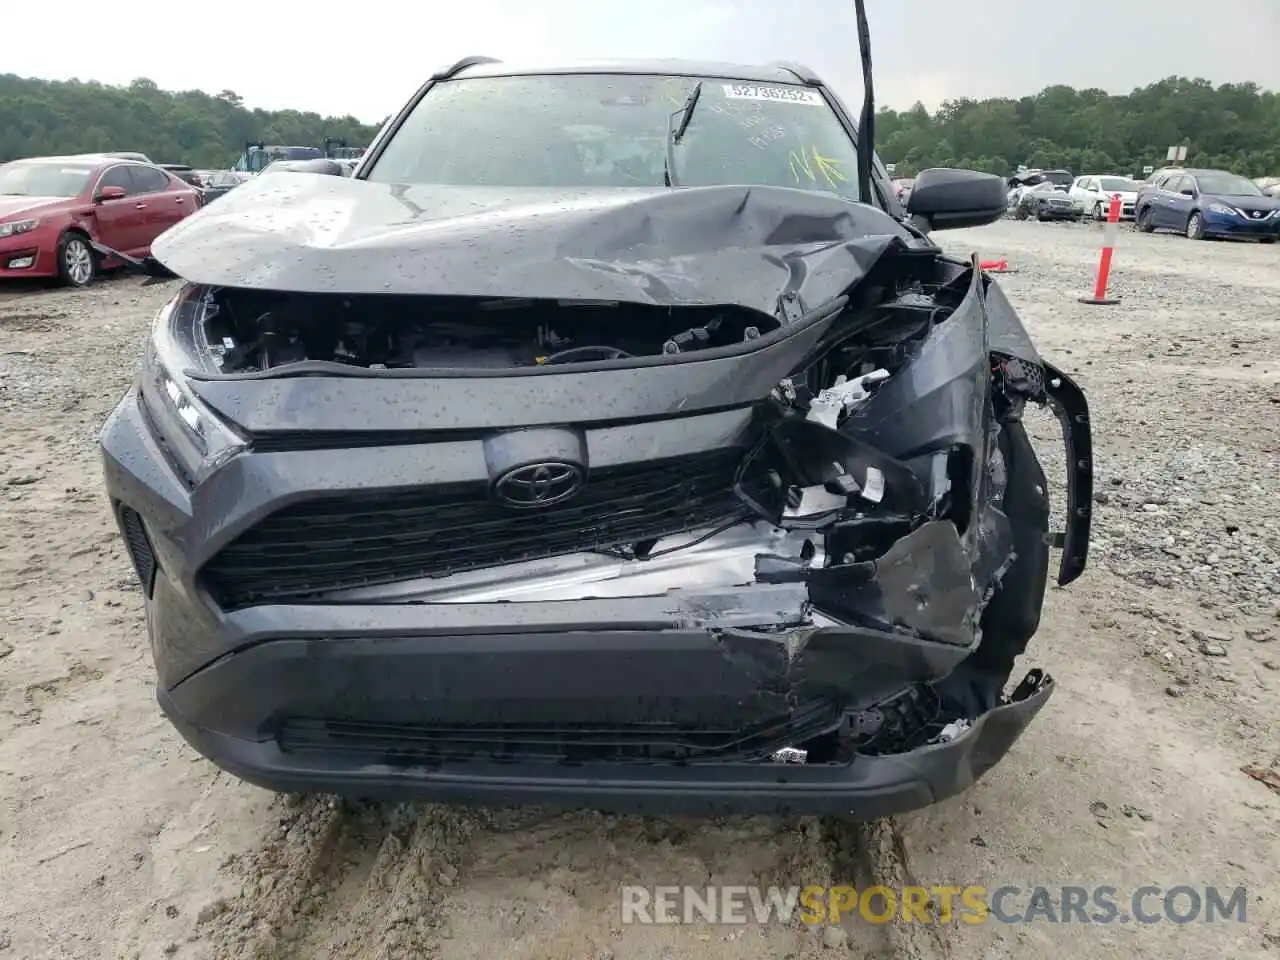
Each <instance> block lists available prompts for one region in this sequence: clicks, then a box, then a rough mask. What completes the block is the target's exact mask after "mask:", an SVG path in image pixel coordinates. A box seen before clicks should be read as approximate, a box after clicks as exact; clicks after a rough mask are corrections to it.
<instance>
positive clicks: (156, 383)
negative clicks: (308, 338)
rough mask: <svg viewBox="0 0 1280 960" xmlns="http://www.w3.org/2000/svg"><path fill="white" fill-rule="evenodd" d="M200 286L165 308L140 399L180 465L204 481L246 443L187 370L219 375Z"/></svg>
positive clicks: (150, 346)
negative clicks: (203, 397)
mask: <svg viewBox="0 0 1280 960" xmlns="http://www.w3.org/2000/svg"><path fill="white" fill-rule="evenodd" d="M202 317H203V306H202V304H201V300H200V298H199V296H198V295H197V288H195V287H186V288H184V289H183V290H181V291H179V292H178V293H177V294H176V295H175V296H174V297H173V299H171V300H170V301H169V302H168V303H166V304H165V305H164V306H163V307H161V308H160V312H159V313H158V314H157V315H156V319H155V324H154V326H153V327H152V331H151V338H150V340H148V342H147V348H146V354H145V356H144V358H143V364H142V376H141V379H140V384H139V395H140V397H141V399H142V403H143V405H144V407H145V411H146V413H147V416H148V418H149V419H150V420H151V423H152V426H153V428H154V429H155V431H156V432H157V434H159V439H160V440H161V442H162V443H163V445H164V447H165V450H166V452H167V453H168V454H169V456H170V458H171V459H172V460H173V462H174V465H175V466H176V467H177V468H178V469H179V470H180V471H181V472H182V473H183V474H185V476H186V477H187V479H188V480H189V481H191V482H192V483H200V482H201V481H202V480H204V479H205V478H206V477H208V476H209V475H210V474H212V473H213V472H214V471H215V470H217V469H218V467H220V466H222V464H224V463H226V462H227V461H228V460H229V459H231V458H232V457H233V456H235V455H236V454H237V453H239V452H240V451H241V450H243V449H244V447H245V441H244V439H243V438H242V437H240V436H239V435H238V434H237V433H236V432H235V431H234V430H233V429H231V427H229V426H228V425H227V424H225V423H223V422H222V420H220V419H219V418H218V416H217V415H216V414H215V413H214V412H213V411H211V410H210V409H209V408H208V407H206V406H205V405H204V404H203V403H202V402H201V401H200V399H199V398H198V397H197V396H196V395H195V392H194V391H193V390H192V389H191V387H190V385H189V383H188V379H187V371H191V370H196V371H204V372H208V373H215V372H217V367H216V366H215V365H214V362H213V354H212V352H211V351H210V350H209V346H208V344H207V343H206V342H205V337H204V324H203V322H202Z"/></svg>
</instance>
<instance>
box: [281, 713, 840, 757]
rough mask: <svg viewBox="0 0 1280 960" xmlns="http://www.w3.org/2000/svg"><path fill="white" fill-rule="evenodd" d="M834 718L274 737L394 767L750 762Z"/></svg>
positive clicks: (314, 726) (306, 727) (441, 727)
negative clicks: (722, 725)
mask: <svg viewBox="0 0 1280 960" xmlns="http://www.w3.org/2000/svg"><path fill="white" fill-rule="evenodd" d="M839 722H840V711H839V710H838V708H837V707H836V706H835V705H834V704H830V703H815V704H812V705H810V706H809V707H807V708H803V709H801V710H799V711H797V712H796V713H795V714H793V715H792V716H790V717H784V718H780V719H779V720H778V721H775V722H772V723H767V724H760V725H757V726H753V727H749V728H746V729H732V730H731V729H721V730H717V729H708V728H706V727H698V728H692V727H681V726H677V725H675V724H662V723H649V724H630V725H624V726H596V725H588V724H574V725H569V724H560V725H546V726H532V725H516V724H483V725H481V724H475V725H472V724H403V723H368V722H355V721H339V720H316V719H309V718H300V717H291V718H289V719H286V720H285V721H284V722H283V723H282V724H281V727H280V731H279V733H278V734H277V742H278V743H279V745H280V749H281V750H282V751H284V752H286V753H307V752H321V753H325V754H328V755H335V754H341V755H346V756H349V757H353V758H364V759H365V760H367V761H372V762H380V763H387V764H392V765H395V764H415V765H416V764H424V763H428V764H429V763H446V762H455V763H456V762H466V761H485V762H494V763H504V762H505V763H567V764H580V763H610V764H654V763H679V764H697V763H733V762H739V763H744V762H751V763H755V762H759V761H761V760H767V759H769V758H770V757H772V755H773V754H775V753H777V752H778V751H779V750H781V749H782V748H784V747H789V746H794V745H796V744H799V743H803V742H805V741H806V740H809V739H811V738H813V737H817V736H820V735H821V734H823V733H826V732H828V731H830V730H832V729H834V728H835V727H836V726H837V725H838V724H839Z"/></svg>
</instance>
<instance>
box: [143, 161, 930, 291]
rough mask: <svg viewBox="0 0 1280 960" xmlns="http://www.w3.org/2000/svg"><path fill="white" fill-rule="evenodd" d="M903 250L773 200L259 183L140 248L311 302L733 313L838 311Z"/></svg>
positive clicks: (795, 198) (869, 216)
mask: <svg viewBox="0 0 1280 960" xmlns="http://www.w3.org/2000/svg"><path fill="white" fill-rule="evenodd" d="M910 239H911V234H910V233H909V232H908V231H907V230H906V229H905V228H904V227H903V226H902V225H901V224H899V223H897V222H896V221H895V220H893V219H892V218H890V217H889V216H888V215H886V214H884V213H882V212H881V211H879V210H876V209H874V208H873V207H870V206H865V205H862V204H854V203H849V202H847V201H845V200H842V199H840V198H838V197H835V196H832V195H826V194H820V193H814V192H811V191H804V190H795V189H788V188H781V187H742V186H716V187H690V188H681V189H676V190H672V189H664V188H636V189H577V190H564V189H499V188H489V187H453V186H434V185H427V186H406V185H403V184H383V183H370V182H367V181H363V180H351V179H347V178H345V177H330V176H323V175H318V174H305V173H297V174H290V175H288V176H278V177H259V178H255V179H254V180H252V181H250V182H248V183H246V184H244V185H242V186H240V187H237V188H236V189H235V190H234V191H232V192H230V193H228V194H227V195H226V196H225V197H222V198H221V199H219V200H218V202H217V204H216V205H211V206H209V207H207V208H204V209H202V210H200V211H199V212H198V213H196V214H194V215H192V216H190V217H188V218H187V219H185V220H183V221H182V222H180V223H179V224H177V225H176V226H174V227H172V228H171V229H170V230H168V231H166V232H165V233H164V234H162V235H161V236H160V238H159V239H158V240H156V242H155V244H154V245H153V247H152V255H153V256H154V257H155V258H156V259H158V260H159V261H160V262H161V263H163V264H164V265H165V266H166V267H168V268H169V269H170V270H172V271H173V272H174V273H176V274H178V276H180V277H183V278H185V279H187V280H190V281H192V282H195V283H202V284H210V285H216V286H234V287H250V288H260V289H271V290H283V291H298V292H320V293H350V294H361V293H369V294H376V293H395V294H435V295H456V296H476V297H529V298H548V299H604V300H623V301H632V302H639V303H649V304H655V305H664V306H666V305H671V306H677V305H693V304H726V305H727V304H736V305H739V306H743V307H747V308H750V309H755V310H760V311H762V312H764V313H767V314H770V315H773V314H774V313H775V312H776V310H777V307H778V298H779V296H780V295H781V294H783V293H785V292H788V291H794V292H795V293H797V294H798V295H799V297H800V300H801V304H802V305H805V306H809V307H813V306H817V305H819V304H821V303H823V302H825V301H827V300H830V299H832V298H833V297H836V296H839V295H840V294H841V293H843V292H845V291H846V290H847V289H848V288H849V287H850V286H852V285H853V284H854V283H855V282H856V281H857V280H858V279H860V278H861V277H862V276H863V275H864V274H865V273H866V271H867V270H868V269H870V267H871V266H872V265H873V264H874V263H875V262H876V260H878V259H879V257H880V255H881V254H882V253H884V252H885V250H886V249H888V248H889V247H890V246H891V245H894V244H895V243H901V242H907V241H909V240H910Z"/></svg>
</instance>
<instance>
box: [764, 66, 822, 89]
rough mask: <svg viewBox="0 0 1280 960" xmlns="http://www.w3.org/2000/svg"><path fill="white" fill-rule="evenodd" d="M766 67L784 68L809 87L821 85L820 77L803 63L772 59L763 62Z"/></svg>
mask: <svg viewBox="0 0 1280 960" xmlns="http://www.w3.org/2000/svg"><path fill="white" fill-rule="evenodd" d="M765 66H766V67H777V68H779V69H780V70H786V71H787V72H788V73H790V74H792V75H793V76H794V77H795V78H796V79H797V80H799V81H800V82H801V83H803V84H806V85H808V86H811V87H820V86H822V78H821V77H820V76H818V75H817V74H816V73H814V72H813V71H812V70H810V69H809V68H808V67H806V66H805V65H804V64H803V63H794V62H792V61H790V60H774V61H771V62H770V63H766V64H765Z"/></svg>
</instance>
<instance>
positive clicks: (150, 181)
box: [132, 166, 195, 249]
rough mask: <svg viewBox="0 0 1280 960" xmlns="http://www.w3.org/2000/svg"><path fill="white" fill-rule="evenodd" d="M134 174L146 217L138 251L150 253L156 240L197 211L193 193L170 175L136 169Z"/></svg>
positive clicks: (150, 168)
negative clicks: (143, 250) (180, 185)
mask: <svg viewBox="0 0 1280 960" xmlns="http://www.w3.org/2000/svg"><path fill="white" fill-rule="evenodd" d="M132 173H133V180H134V183H135V184H137V187H138V201H139V202H140V203H142V204H143V211H144V213H145V219H144V223H143V228H142V231H141V233H140V234H139V238H138V247H139V249H144V248H145V249H150V247H151V243H152V241H154V240H155V238H156V237H158V236H160V234H162V233H164V232H165V231H166V230H168V229H169V228H170V227H172V226H173V225H174V224H175V223H177V222H178V221H179V220H181V219H182V218H183V217H185V216H186V215H187V214H188V213H190V212H191V211H192V210H193V209H194V208H195V197H194V191H192V190H190V189H185V188H182V187H179V185H178V184H176V183H174V182H173V178H171V177H170V176H169V174H167V173H165V172H164V171H163V170H160V169H158V168H156V167H143V166H136V167H134V168H133V170H132Z"/></svg>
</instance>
